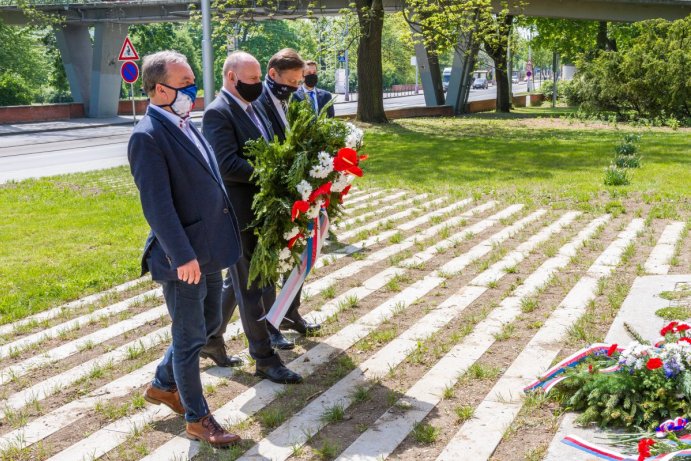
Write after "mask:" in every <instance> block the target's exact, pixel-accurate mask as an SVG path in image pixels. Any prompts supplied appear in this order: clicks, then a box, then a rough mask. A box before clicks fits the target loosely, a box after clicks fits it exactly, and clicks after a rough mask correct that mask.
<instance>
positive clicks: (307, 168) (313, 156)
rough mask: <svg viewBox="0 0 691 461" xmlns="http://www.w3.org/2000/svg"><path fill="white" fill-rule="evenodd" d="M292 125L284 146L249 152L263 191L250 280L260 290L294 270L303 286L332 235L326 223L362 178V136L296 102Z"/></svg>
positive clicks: (262, 145)
mask: <svg viewBox="0 0 691 461" xmlns="http://www.w3.org/2000/svg"><path fill="white" fill-rule="evenodd" d="M287 118H288V122H289V124H290V130H289V131H288V133H287V137H286V140H285V142H283V143H279V142H278V141H274V142H272V143H266V142H264V141H263V140H258V141H253V142H250V143H248V144H247V146H246V150H245V152H246V153H247V155H248V157H249V162H250V164H251V165H252V166H253V167H254V174H253V176H252V180H253V181H254V182H255V183H256V184H257V186H258V187H259V192H258V193H257V194H256V195H255V197H254V202H253V203H252V209H253V210H254V213H255V217H256V220H255V222H254V224H253V225H254V233H255V235H256V236H257V239H258V242H257V246H256V248H255V249H254V253H253V256H252V261H251V264H250V281H254V280H257V279H258V280H259V283H260V285H262V286H266V285H268V284H271V283H275V282H277V281H278V280H279V279H280V278H281V277H282V276H283V275H285V274H287V273H288V272H290V271H291V270H293V269H295V272H300V273H302V275H303V277H302V280H304V277H306V275H307V274H306V272H309V270H310V268H311V265H312V264H313V263H314V262H315V261H316V258H317V256H318V252H319V248H320V247H321V244H322V243H323V239H324V238H325V237H326V235H328V234H327V232H328V223H329V221H331V222H334V221H335V220H337V219H338V218H339V217H340V216H341V215H342V213H343V205H342V203H343V197H345V195H346V194H348V191H349V190H350V187H351V183H352V181H353V180H354V179H355V178H356V177H359V176H362V174H363V173H362V169H361V168H360V166H359V162H360V161H361V160H363V159H364V158H365V156H363V155H360V154H359V153H358V151H359V150H360V149H361V148H362V137H363V133H362V131H361V130H360V129H358V128H357V127H355V126H354V125H352V124H350V123H345V122H343V121H341V120H338V119H332V118H328V117H327V115H326V110H322V111H321V113H319V114H315V112H314V111H313V110H312V107H311V106H310V104H309V102H307V101H301V102H296V101H294V102H292V103H291V104H290V105H289V107H288V113H287ZM286 284H287V282H286ZM286 284H284V285H286ZM298 287H299V285H298ZM291 300H292V298H291ZM288 304H290V302H288Z"/></svg>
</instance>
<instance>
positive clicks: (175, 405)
mask: <svg viewBox="0 0 691 461" xmlns="http://www.w3.org/2000/svg"><path fill="white" fill-rule="evenodd" d="M144 400H146V401H147V402H149V403H153V404H154V405H160V404H163V405H165V406H167V407H168V408H170V409H171V410H173V411H174V412H175V413H177V414H179V415H184V414H185V407H183V406H182V402H181V401H180V394H178V390H177V389H175V390H173V391H164V390H163V389H159V388H157V387H154V386H152V385H151V384H149V385H148V386H147V388H146V390H145V391H144Z"/></svg>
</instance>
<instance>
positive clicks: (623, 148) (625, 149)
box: [614, 142, 638, 155]
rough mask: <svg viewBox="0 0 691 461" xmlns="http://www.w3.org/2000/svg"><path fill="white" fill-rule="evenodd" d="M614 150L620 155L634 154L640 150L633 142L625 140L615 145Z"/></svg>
mask: <svg viewBox="0 0 691 461" xmlns="http://www.w3.org/2000/svg"><path fill="white" fill-rule="evenodd" d="M614 150H615V151H616V152H617V154H619V155H633V154H635V153H636V151H637V150H638V147H637V146H636V145H635V144H633V143H629V142H623V143H621V144H619V145H618V146H617V147H615V148H614Z"/></svg>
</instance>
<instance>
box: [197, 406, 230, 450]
mask: <svg viewBox="0 0 691 461" xmlns="http://www.w3.org/2000/svg"><path fill="white" fill-rule="evenodd" d="M185 431H186V432H187V436H188V437H189V438H191V439H192V440H203V441H205V442H208V443H209V445H211V446H212V447H214V448H228V447H229V446H231V445H235V444H236V443H238V442H239V441H240V436H239V435H235V434H231V433H230V432H228V431H226V430H225V429H223V426H221V425H220V424H218V422H217V421H216V420H215V419H214V417H213V416H212V415H211V413H209V414H208V415H206V416H204V417H203V418H202V419H200V420H199V421H197V422H196V423H187V428H186V429H185Z"/></svg>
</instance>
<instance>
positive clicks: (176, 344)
mask: <svg viewBox="0 0 691 461" xmlns="http://www.w3.org/2000/svg"><path fill="white" fill-rule="evenodd" d="M160 283H161V285H162V287H163V297H164V298H165V300H166V304H167V305H168V312H169V314H170V318H171V319H172V321H173V322H172V325H171V335H172V338H173V342H172V344H171V345H170V347H168V349H167V350H166V352H165V354H164V355H163V360H161V363H159V364H158V367H157V368H156V375H155V377H154V381H153V385H154V386H155V387H157V388H159V389H163V390H172V389H176V388H177V390H178V392H179V393H180V400H181V401H182V405H183V406H184V407H185V420H186V421H189V422H196V421H199V420H200V419H201V418H203V417H204V416H206V415H208V414H209V406H208V405H207V403H206V399H205V398H204V395H203V391H202V382H201V378H200V376H199V352H200V351H201V349H202V347H203V346H204V344H206V342H207V341H208V339H209V338H210V337H211V334H212V333H213V332H214V331H216V330H218V328H219V327H220V325H221V318H222V316H221V290H222V287H223V280H222V277H221V273H220V272H215V273H213V274H206V275H202V276H201V279H200V280H199V284H197V285H190V284H188V283H185V282H182V281H166V282H160Z"/></svg>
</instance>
